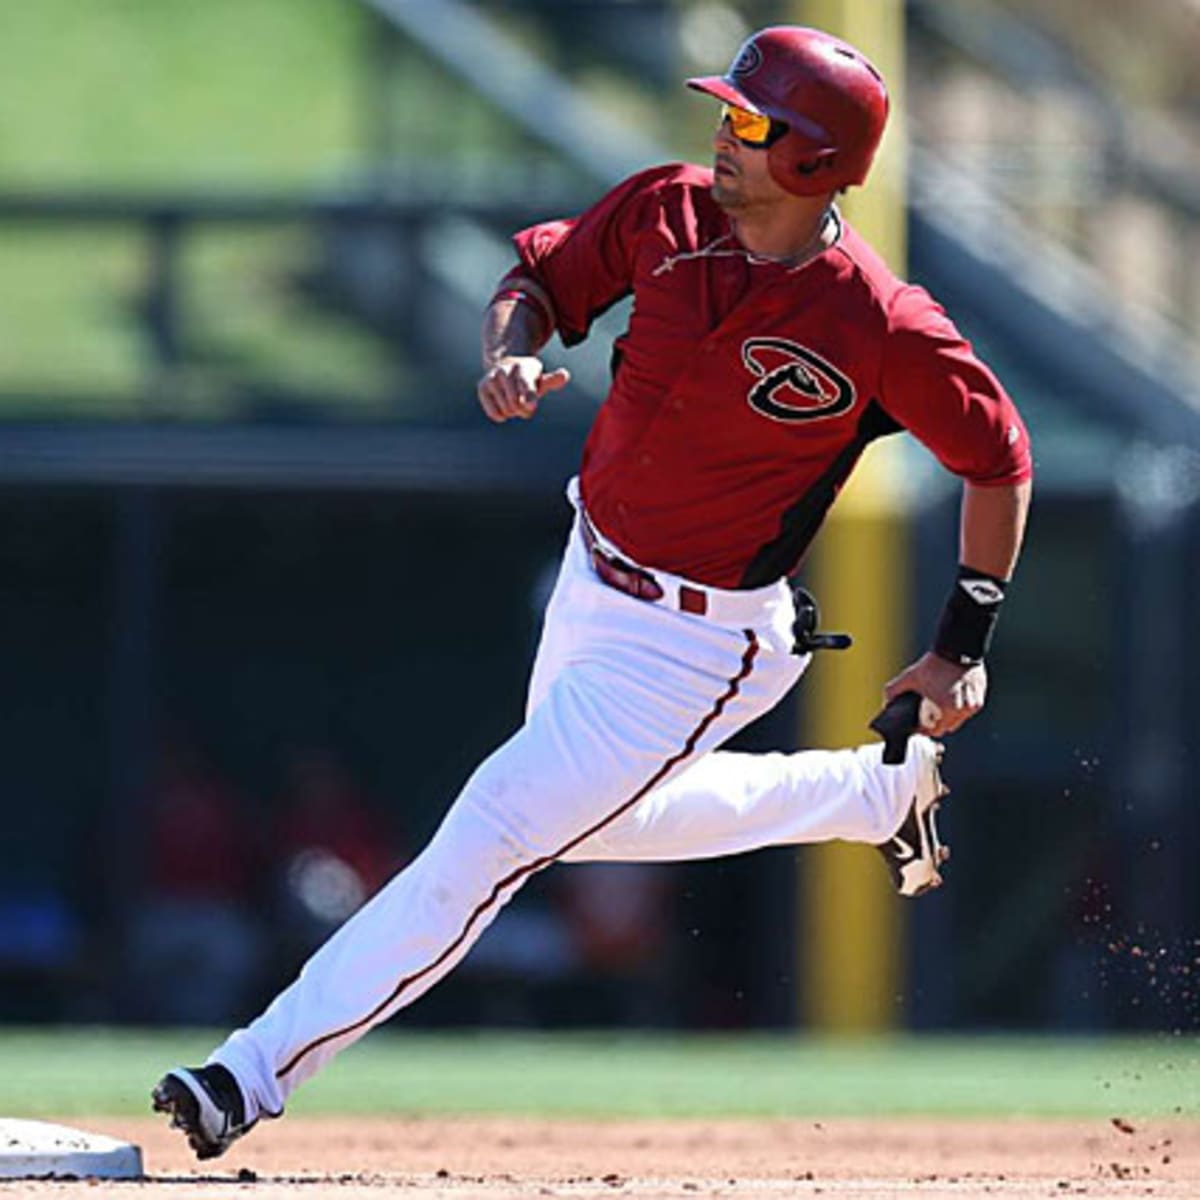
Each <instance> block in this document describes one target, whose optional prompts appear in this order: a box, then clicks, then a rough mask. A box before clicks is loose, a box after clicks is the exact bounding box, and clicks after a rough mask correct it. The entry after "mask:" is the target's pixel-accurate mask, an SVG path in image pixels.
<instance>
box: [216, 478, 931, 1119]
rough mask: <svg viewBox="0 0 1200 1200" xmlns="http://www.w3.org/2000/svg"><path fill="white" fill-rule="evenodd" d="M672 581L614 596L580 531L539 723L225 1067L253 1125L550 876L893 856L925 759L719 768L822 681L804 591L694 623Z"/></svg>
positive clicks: (776, 761) (533, 695)
mask: <svg viewBox="0 0 1200 1200" xmlns="http://www.w3.org/2000/svg"><path fill="white" fill-rule="evenodd" d="M570 494H571V496H572V499H573V500H575V502H576V503H578V502H577V500H576V496H577V491H576V490H575V488H574V486H573V487H572V489H571V492H570ZM610 548H611V547H610ZM613 549H615V548H613ZM616 553H618V554H619V553H620V552H619V551H616ZM621 557H625V556H624V555H621ZM653 574H654V576H655V579H656V580H657V581H658V583H659V584H660V585H661V586H662V587H663V589H664V592H665V595H664V598H663V599H662V600H660V601H647V600H641V599H636V598H634V597H631V596H628V595H625V594H624V593H622V592H619V591H616V590H614V589H613V588H611V587H609V586H607V585H606V584H604V583H602V582H601V581H600V580H599V579H598V578H597V576H596V574H595V572H594V570H593V568H592V565H591V561H590V558H589V555H588V552H587V549H586V548H585V546H584V543H583V539H582V536H581V534H580V529H579V518H578V517H577V519H576V523H575V527H574V529H573V530H572V533H571V537H570V540H569V542H568V545H567V548H566V552H565V554H564V558H563V563H562V567H561V570H560V573H559V577H558V581H557V583H556V585H555V588H554V592H553V594H552V595H551V598H550V601H549V604H548V605H547V609H546V615H545V623H544V628H543V633H542V640H541V644H540V646H539V648H538V653H537V658H536V661H535V664H534V668H533V675H532V678H531V682H530V691H529V703H528V709H527V714H526V720H525V724H524V725H522V727H521V728H520V729H519V730H518V731H517V732H516V733H515V734H514V735H513V736H512V737H511V738H510V739H509V740H508V741H507V742H505V743H504V744H503V745H502V746H500V747H499V749H497V750H496V751H495V752H493V753H492V754H491V755H490V756H489V757H488V758H487V759H486V760H485V761H484V762H483V763H482V764H481V765H480V766H479V767H478V768H477V770H476V771H475V773H474V774H473V775H472V776H471V778H470V780H468V782H467V784H466V786H465V787H464V788H463V790H462V792H461V793H460V794H459V796H458V798H457V799H456V800H455V802H454V803H453V805H451V807H450V809H449V811H448V812H447V814H446V816H445V819H444V820H443V822H442V824H441V826H440V828H439V829H438V831H437V833H436V834H435V835H434V837H433V839H432V840H431V841H430V843H429V845H428V846H427V847H426V848H425V849H424V850H423V851H422V852H421V854H420V855H419V856H418V857H417V858H416V859H415V860H414V861H413V862H412V863H410V864H409V865H408V866H407V867H405V868H404V870H402V871H401V872H399V873H398V874H397V875H396V876H395V877H394V878H393V879H392V880H391V881H390V882H389V883H388V884H387V885H386V886H385V887H384V888H382V889H381V890H380V891H379V893H378V894H377V895H375V896H374V897H373V898H372V899H371V900H369V901H368V902H367V903H366V904H365V905H364V906H363V907H362V908H361V909H360V910H359V911H358V912H357V913H356V914H355V915H354V916H353V917H351V918H350V920H348V921H347V922H346V924H345V925H343V926H342V927H341V928H340V929H339V930H338V931H337V932H336V933H334V934H333V936H332V937H330V939H329V940H328V941H327V942H326V943H325V944H324V945H323V946H322V947H321V948H320V949H318V950H317V951H316V953H314V954H313V956H312V957H311V958H310V959H309V960H308V962H307V963H306V964H305V965H304V967H303V969H302V970H301V972H300V975H299V977H298V978H297V979H296V980H295V982H294V983H292V984H291V985H290V986H289V987H288V988H286V989H285V990H284V991H283V992H281V993H280V994H279V996H277V997H276V999H275V1000H274V1001H273V1002H272V1004H271V1005H270V1006H269V1007H268V1008H267V1010H266V1011H265V1012H264V1013H263V1014H262V1015H261V1016H260V1017H258V1018H257V1019H256V1020H254V1021H253V1022H251V1024H250V1025H248V1026H247V1027H246V1028H244V1029H240V1030H237V1031H236V1032H235V1033H233V1034H232V1035H231V1036H230V1037H229V1039H228V1040H227V1041H226V1042H225V1043H224V1044H223V1045H222V1046H220V1047H219V1048H218V1049H217V1050H216V1051H215V1052H214V1053H213V1054H212V1055H211V1057H210V1059H209V1061H210V1062H220V1063H223V1064H224V1065H225V1066H226V1067H228V1068H229V1069H230V1070H231V1071H232V1072H233V1074H234V1075H235V1076H236V1077H237V1079H238V1081H239V1083H240V1084H241V1086H242V1090H243V1092H244V1093H245V1097H246V1103H247V1113H246V1116H247V1119H253V1118H254V1117H255V1116H258V1115H262V1116H269V1115H278V1114H279V1113H280V1112H282V1110H283V1106H284V1104H285V1102H286V1100H287V1097H288V1096H289V1095H290V1094H291V1092H292V1091H293V1090H294V1089H295V1088H296V1087H298V1086H299V1085H300V1084H301V1083H303V1082H304V1080H306V1079H308V1078H309V1077H310V1076H312V1075H313V1074H315V1073H316V1072H317V1071H318V1070H319V1069H320V1068H321V1066H322V1065H323V1064H324V1063H326V1062H328V1061H329V1060H330V1059H331V1058H332V1057H333V1056H334V1055H335V1054H337V1053H338V1052H339V1051H340V1050H342V1049H344V1048H345V1047H346V1046H349V1045H350V1044H351V1043H353V1042H355V1041H357V1039H358V1038H359V1037H361V1036H362V1035H363V1034H364V1033H366V1032H367V1030H368V1029H371V1028H372V1027H373V1026H375V1025H378V1024H379V1023H380V1022H382V1021H385V1020H387V1019H388V1018H389V1017H391V1016H392V1015H393V1014H394V1013H396V1012H397V1011H399V1010H400V1009H401V1008H404V1007H405V1006H406V1005H408V1004H411V1003H412V1002H413V1001H414V1000H416V999H417V997H419V996H420V995H422V994H423V993H424V992H425V991H427V990H428V989H429V988H430V987H432V986H433V985H434V984H435V983H436V982H437V981H438V980H439V979H441V978H442V977H443V976H444V975H446V974H447V973H448V972H449V971H450V970H451V969H452V968H453V967H454V966H455V965H457V963H458V962H460V961H461V960H462V958H463V957H464V956H465V955H466V953H467V951H468V950H469V949H470V948H471V946H472V945H473V944H474V943H475V941H476V940H477V939H478V937H479V935H480V934H481V933H483V931H484V930H485V929H486V928H487V926H488V925H489V924H490V923H491V922H492V921H493V920H494V919H495V917H496V915H497V914H498V913H499V911H500V909H501V908H502V907H503V906H504V905H505V904H506V903H507V902H508V901H509V900H510V899H511V898H512V897H513V895H515V894H516V892H517V890H518V889H519V888H520V887H521V885H522V884H523V883H524V882H525V881H526V880H527V879H529V878H530V877H531V876H532V875H533V874H534V873H536V872H537V871H539V870H541V869H542V868H544V867H548V866H549V865H550V864H551V863H554V862H560V861H561V862H583V861H588V860H605V859H606V860H610V861H611V860H626V861H629V860H640V861H664V860H680V859H694V858H705V857H713V856H716V855H724V854H735V853H739V852H741V851H747V850H753V849H756V848H759V847H762V846H768V845H776V844H781V843H795V842H817V841H826V840H829V839H831V838H845V839H847V840H851V841H863V842H872V843H877V842H883V841H886V840H887V839H888V838H889V837H891V836H892V834H894V833H895V831H896V829H897V828H899V826H900V824H901V822H902V821H903V819H904V817H905V815H906V813H907V809H908V805H909V804H910V802H911V800H912V797H913V795H914V792H915V787H916V773H917V756H916V755H910V756H909V759H908V761H907V762H906V764H905V765H903V766H901V767H884V766H883V765H882V763H881V761H880V747H879V746H878V745H875V746H870V747H864V748H860V749H858V750H838V751H820V750H812V751H804V752H800V753H794V754H740V753H731V752H715V751H716V747H718V746H719V745H720V744H721V743H722V742H724V741H725V740H726V739H728V738H729V737H730V736H731V735H732V734H734V733H735V732H736V731H737V730H738V729H740V728H741V727H742V726H744V725H746V724H747V723H748V722H750V721H752V720H753V719H755V718H756V717H758V716H760V715H762V714H763V713H764V712H766V711H768V710H769V709H770V708H772V707H773V706H774V705H775V704H777V703H778V702H779V701H780V700H781V699H782V698H783V696H784V695H785V694H786V692H787V691H788V690H789V689H790V688H791V687H792V685H793V684H794V683H795V682H796V680H797V679H798V678H799V677H800V675H801V674H802V673H803V671H804V668H805V666H806V665H807V659H802V658H798V657H797V656H796V655H794V654H792V652H791V647H792V629H791V627H792V621H793V617H794V611H793V604H792V597H791V593H790V590H789V589H788V587H787V585H786V584H785V583H784V582H779V583H777V584H773V585H771V586H769V587H765V588H760V589H758V590H755V591H723V590H721V589H716V588H707V587H706V588H703V589H702V590H703V591H704V592H705V593H706V594H707V599H708V612H707V614H706V615H705V616H695V615H692V614H690V613H685V612H681V611H680V610H679V609H678V608H677V607H676V606H675V604H676V600H677V595H678V588H679V586H681V585H686V586H690V587H692V588H697V587H699V586H700V585H697V584H689V582H688V581H687V580H681V579H678V578H677V577H675V576H671V575H668V574H666V573H664V572H661V571H654V572H653Z"/></svg>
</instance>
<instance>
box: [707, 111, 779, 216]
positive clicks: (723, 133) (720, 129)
mask: <svg viewBox="0 0 1200 1200" xmlns="http://www.w3.org/2000/svg"><path fill="white" fill-rule="evenodd" d="M712 196H713V199H714V200H715V201H716V202H717V203H718V204H719V205H720V206H721V207H722V208H725V209H731V210H737V211H744V210H746V209H748V208H753V207H757V206H759V205H764V204H777V203H779V201H780V200H786V199H787V197H788V193H787V192H786V191H784V189H783V188H781V187H780V186H779V184H777V183H776V182H775V180H774V179H773V178H772V177H771V172H770V170H769V169H768V167H767V149H766V147H765V146H754V145H750V144H748V143H747V142H744V141H742V140H741V139H739V138H738V137H737V136H736V135H735V134H734V132H733V124H732V122H731V121H730V119H729V117H728V116H723V118H722V120H721V124H720V125H718V126H717V132H716V133H715V134H714V135H713V183H712Z"/></svg>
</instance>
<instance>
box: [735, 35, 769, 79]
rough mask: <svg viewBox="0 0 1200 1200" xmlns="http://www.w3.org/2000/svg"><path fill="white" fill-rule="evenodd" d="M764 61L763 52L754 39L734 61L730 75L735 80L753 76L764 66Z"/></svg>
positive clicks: (746, 44)
mask: <svg viewBox="0 0 1200 1200" xmlns="http://www.w3.org/2000/svg"><path fill="white" fill-rule="evenodd" d="M762 61H763V56H762V51H761V50H760V49H759V48H758V45H757V43H755V41H754V39H753V38H752V39H751V40H750V41H748V42H746V43H745V45H743V46H742V48H741V49H740V50H739V51H738V54H737V58H735V59H734V60H733V65H732V66H731V67H730V68H729V74H730V75H732V76H733V77H734V78H735V79H741V78H742V77H743V76H745V75H753V74H754V72H755V71H757V70H758V68H759V67H761V66H762Z"/></svg>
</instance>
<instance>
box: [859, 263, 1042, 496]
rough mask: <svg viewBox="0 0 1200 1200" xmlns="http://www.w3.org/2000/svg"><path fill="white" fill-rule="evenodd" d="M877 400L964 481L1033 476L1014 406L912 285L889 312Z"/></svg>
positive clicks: (950, 323) (985, 482) (1006, 481)
mask: <svg viewBox="0 0 1200 1200" xmlns="http://www.w3.org/2000/svg"><path fill="white" fill-rule="evenodd" d="M880 401H881V403H882V404H883V407H884V408H885V409H886V410H887V412H888V413H890V414H891V416H892V417H894V418H895V419H896V420H897V421H899V422H900V424H901V425H903V426H904V427H905V429H907V430H909V431H910V432H911V433H912V434H913V435H914V436H915V437H916V438H917V439H918V440H919V441H921V442H922V443H923V444H924V445H925V446H927V447H928V448H929V449H930V450H931V451H932V452H933V453H934V454H935V455H936V456H937V459H938V461H939V462H940V463H941V464H942V465H943V466H944V467H945V468H946V469H947V470H949V471H952V472H953V473H954V474H955V475H959V476H961V477H962V478H963V479H966V480H968V481H969V482H970V483H975V484H981V485H988V484H991V485H1000V484H1013V483H1021V482H1023V481H1024V480H1026V479H1029V478H1030V477H1031V476H1032V474H1033V461H1032V456H1031V453H1030V445H1029V433H1028V431H1027V430H1026V428H1025V425H1024V423H1023V422H1022V420H1021V416H1020V414H1019V413H1018V412H1017V408H1016V405H1015V404H1013V402H1012V400H1011V399H1010V398H1009V396H1008V393H1007V392H1005V390H1004V388H1003V386H1002V385H1001V383H1000V381H999V380H998V379H997V378H996V376H995V375H994V374H993V373H992V371H991V370H990V369H989V368H988V367H987V366H986V365H985V364H984V363H983V362H981V361H980V359H979V358H977V357H976V355H975V351H974V350H973V349H972V347H971V343H970V342H969V341H967V339H966V338H964V337H963V335H962V334H961V333H959V331H958V329H957V327H956V326H955V325H954V322H953V321H951V320H950V318H949V317H947V316H946V313H945V311H944V310H943V309H942V307H941V306H940V305H939V304H938V303H937V302H936V301H935V300H934V299H933V298H932V297H931V296H930V295H929V293H928V292H926V291H925V290H924V289H922V288H919V287H911V286H910V287H905V288H902V289H900V291H899V292H897V293H896V295H895V297H894V298H893V300H892V303H891V306H890V308H889V312H888V333H887V342H886V345H885V348H884V355H883V379H882V384H881V396H880Z"/></svg>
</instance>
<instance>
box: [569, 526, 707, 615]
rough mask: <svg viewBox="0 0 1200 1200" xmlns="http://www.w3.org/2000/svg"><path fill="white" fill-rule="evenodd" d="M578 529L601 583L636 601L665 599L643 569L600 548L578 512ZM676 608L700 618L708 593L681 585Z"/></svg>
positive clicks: (703, 612)
mask: <svg viewBox="0 0 1200 1200" xmlns="http://www.w3.org/2000/svg"><path fill="white" fill-rule="evenodd" d="M579 517H580V520H579V528H580V530H581V532H582V533H583V544H584V545H585V546H586V547H587V552H588V557H589V558H590V559H591V560H592V567H593V568H594V570H595V572H596V574H597V575H598V576H599V578H600V580H601V582H602V583H606V584H607V585H608V586H609V587H610V588H615V589H616V590H617V591H618V592H624V593H625V595H627V596H633V597H634V598H635V599H636V600H650V601H655V600H662V599H664V598H665V596H666V594H667V593H666V592H665V591H664V590H663V587H662V584H660V583H659V582H658V580H657V579H655V578H654V575H653V574H652V573H651V572H650V571H647V570H646V569H645V567H637V566H634V565H633V563H630V562H626V561H625V560H624V559H623V558H619V557H618V556H617V555H615V554H612V553H610V552H609V551H608V550H606V549H605V548H604V547H603V546H601V545H600V542H599V539H598V538H597V537H596V531H595V530H594V529H593V528H592V523H591V522H590V521H589V520H588V519H587V514H586V513H584V512H583V511H582V509H581V510H580V514H579ZM677 591H678V597H679V609H680V611H681V612H685V613H691V614H692V615H693V616H697V617H703V616H704V615H705V614H706V613H707V612H708V594H707V593H706V592H705V591H704V589H703V588H698V587H692V586H691V585H690V584H682V585H681V586H680V587H679V588H678V589H677Z"/></svg>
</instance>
